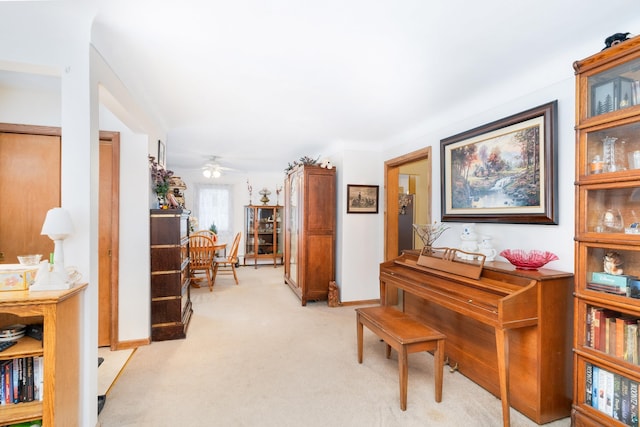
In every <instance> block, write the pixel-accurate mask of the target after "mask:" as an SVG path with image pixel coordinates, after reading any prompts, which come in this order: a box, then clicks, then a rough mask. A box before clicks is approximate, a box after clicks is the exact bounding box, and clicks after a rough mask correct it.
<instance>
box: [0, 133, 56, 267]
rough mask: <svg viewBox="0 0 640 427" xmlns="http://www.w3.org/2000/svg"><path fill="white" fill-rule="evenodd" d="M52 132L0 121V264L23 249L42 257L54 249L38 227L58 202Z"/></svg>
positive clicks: (14, 261)
mask: <svg viewBox="0 0 640 427" xmlns="http://www.w3.org/2000/svg"><path fill="white" fill-rule="evenodd" d="M28 132H33V133H28ZM37 133H42V134H37ZM55 133H56V131H55V130H53V129H52V128H47V127H38V126H22V125H5V124H0V194H2V198H3V201H2V209H0V262H2V263H7V264H17V263H18V259H17V256H18V255H23V254H35V253H39V254H42V256H43V259H47V258H48V256H49V253H51V252H53V242H52V241H51V239H49V237H47V236H41V235H40V231H41V229H42V224H43V222H44V218H45V216H46V214H47V211H48V210H49V209H51V208H54V207H58V206H60V156H61V154H60V149H61V144H60V134H59V131H58V134H57V135H56V134H55Z"/></svg>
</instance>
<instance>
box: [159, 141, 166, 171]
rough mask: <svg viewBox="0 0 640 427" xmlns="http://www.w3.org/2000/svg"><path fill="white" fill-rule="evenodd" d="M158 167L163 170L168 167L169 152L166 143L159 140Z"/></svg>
mask: <svg viewBox="0 0 640 427" xmlns="http://www.w3.org/2000/svg"><path fill="white" fill-rule="evenodd" d="M158 165H159V166H160V167H162V168H165V167H167V152H166V147H165V145H164V142H162V141H161V140H158Z"/></svg>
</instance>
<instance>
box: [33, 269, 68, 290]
mask: <svg viewBox="0 0 640 427" xmlns="http://www.w3.org/2000/svg"><path fill="white" fill-rule="evenodd" d="M40 273H41V271H39V272H38V275H37V276H36V281H35V283H34V284H33V285H31V286H30V287H29V291H62V290H66V289H71V288H73V285H74V284H75V283H74V282H72V281H71V280H69V276H68V275H67V273H66V272H59V271H47V273H48V274H43V275H41V274H40Z"/></svg>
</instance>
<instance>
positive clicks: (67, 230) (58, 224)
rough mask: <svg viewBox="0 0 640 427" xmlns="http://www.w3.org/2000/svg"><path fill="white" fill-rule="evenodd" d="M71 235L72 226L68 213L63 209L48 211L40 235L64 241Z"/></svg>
mask: <svg viewBox="0 0 640 427" xmlns="http://www.w3.org/2000/svg"><path fill="white" fill-rule="evenodd" d="M71 233H73V224H72V223H71V216H70V215H69V212H68V211H66V210H65V209H63V208H53V209H49V211H48V212H47V216H46V218H45V219H44V224H42V231H41V232H40V234H42V235H47V236H49V237H50V238H51V239H54V240H56V239H65V238H67V237H68V236H69V235H70V234H71Z"/></svg>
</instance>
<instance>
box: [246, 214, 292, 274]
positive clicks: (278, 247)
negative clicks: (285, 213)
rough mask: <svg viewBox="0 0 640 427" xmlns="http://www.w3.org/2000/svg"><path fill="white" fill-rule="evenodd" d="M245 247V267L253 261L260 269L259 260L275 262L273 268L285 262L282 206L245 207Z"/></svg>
mask: <svg viewBox="0 0 640 427" xmlns="http://www.w3.org/2000/svg"><path fill="white" fill-rule="evenodd" d="M244 208H245V215H244V217H245V232H244V235H245V247H244V265H247V260H251V259H252V260H253V262H254V266H255V268H258V260H260V259H268V260H272V261H273V266H274V267H276V266H277V265H278V261H280V263H282V260H283V241H282V210H283V207H282V206H267V205H262V206H256V205H249V206H245V207H244Z"/></svg>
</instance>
